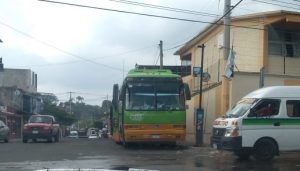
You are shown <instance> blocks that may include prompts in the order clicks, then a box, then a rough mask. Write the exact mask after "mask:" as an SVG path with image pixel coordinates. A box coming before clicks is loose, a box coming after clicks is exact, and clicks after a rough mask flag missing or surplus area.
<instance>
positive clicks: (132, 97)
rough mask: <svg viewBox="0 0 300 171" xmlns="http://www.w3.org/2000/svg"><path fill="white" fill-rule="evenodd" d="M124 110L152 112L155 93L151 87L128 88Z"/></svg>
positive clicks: (136, 86)
mask: <svg viewBox="0 0 300 171" xmlns="http://www.w3.org/2000/svg"><path fill="white" fill-rule="evenodd" d="M126 109H129V110H154V109H155V93H154V88H153V86H146V85H143V86H138V85H135V86H129V88H128V89H127V91H126Z"/></svg>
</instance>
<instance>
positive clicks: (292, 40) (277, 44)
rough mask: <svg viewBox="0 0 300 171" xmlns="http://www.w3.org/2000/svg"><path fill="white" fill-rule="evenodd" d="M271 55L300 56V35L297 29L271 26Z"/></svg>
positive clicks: (269, 40) (269, 39)
mask: <svg viewBox="0 0 300 171" xmlns="http://www.w3.org/2000/svg"><path fill="white" fill-rule="evenodd" d="M268 42H269V55H275V56H286V57H293V58H295V57H300V37H299V33H298V32H295V31H287V30H279V29H275V28H271V27H270V28H269V38H268Z"/></svg>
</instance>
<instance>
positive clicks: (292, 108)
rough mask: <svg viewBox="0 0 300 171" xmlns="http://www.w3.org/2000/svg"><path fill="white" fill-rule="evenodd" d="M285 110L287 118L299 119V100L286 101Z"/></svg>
mask: <svg viewBox="0 0 300 171" xmlns="http://www.w3.org/2000/svg"><path fill="white" fill-rule="evenodd" d="M286 110H287V112H286V113H287V115H288V116H289V117H300V100H287V101H286Z"/></svg>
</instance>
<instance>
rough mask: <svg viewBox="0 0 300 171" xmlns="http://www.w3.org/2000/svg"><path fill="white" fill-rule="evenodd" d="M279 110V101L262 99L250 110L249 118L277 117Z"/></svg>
mask: <svg viewBox="0 0 300 171" xmlns="http://www.w3.org/2000/svg"><path fill="white" fill-rule="evenodd" d="M279 108H280V100H277V99H263V100H261V101H260V102H258V104H257V105H256V106H255V107H254V108H253V109H252V112H251V113H250V115H249V116H250V117H253V116H256V117H266V116H274V115H278V113H279Z"/></svg>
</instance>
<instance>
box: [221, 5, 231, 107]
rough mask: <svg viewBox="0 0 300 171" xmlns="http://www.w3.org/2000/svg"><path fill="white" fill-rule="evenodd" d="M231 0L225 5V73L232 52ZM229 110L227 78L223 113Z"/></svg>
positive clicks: (222, 102)
mask: <svg viewBox="0 0 300 171" xmlns="http://www.w3.org/2000/svg"><path fill="white" fill-rule="evenodd" d="M230 10H231V0H225V3H224V15H225V16H224V54H223V55H224V61H223V63H224V64H223V66H224V68H223V71H225V68H226V64H227V59H228V56H229V51H230V20H231V19H230V15H231V12H229V11H230ZM228 109H229V80H228V79H227V78H225V77H223V78H222V98H221V111H222V113H225V112H226V111H227V110H228Z"/></svg>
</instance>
